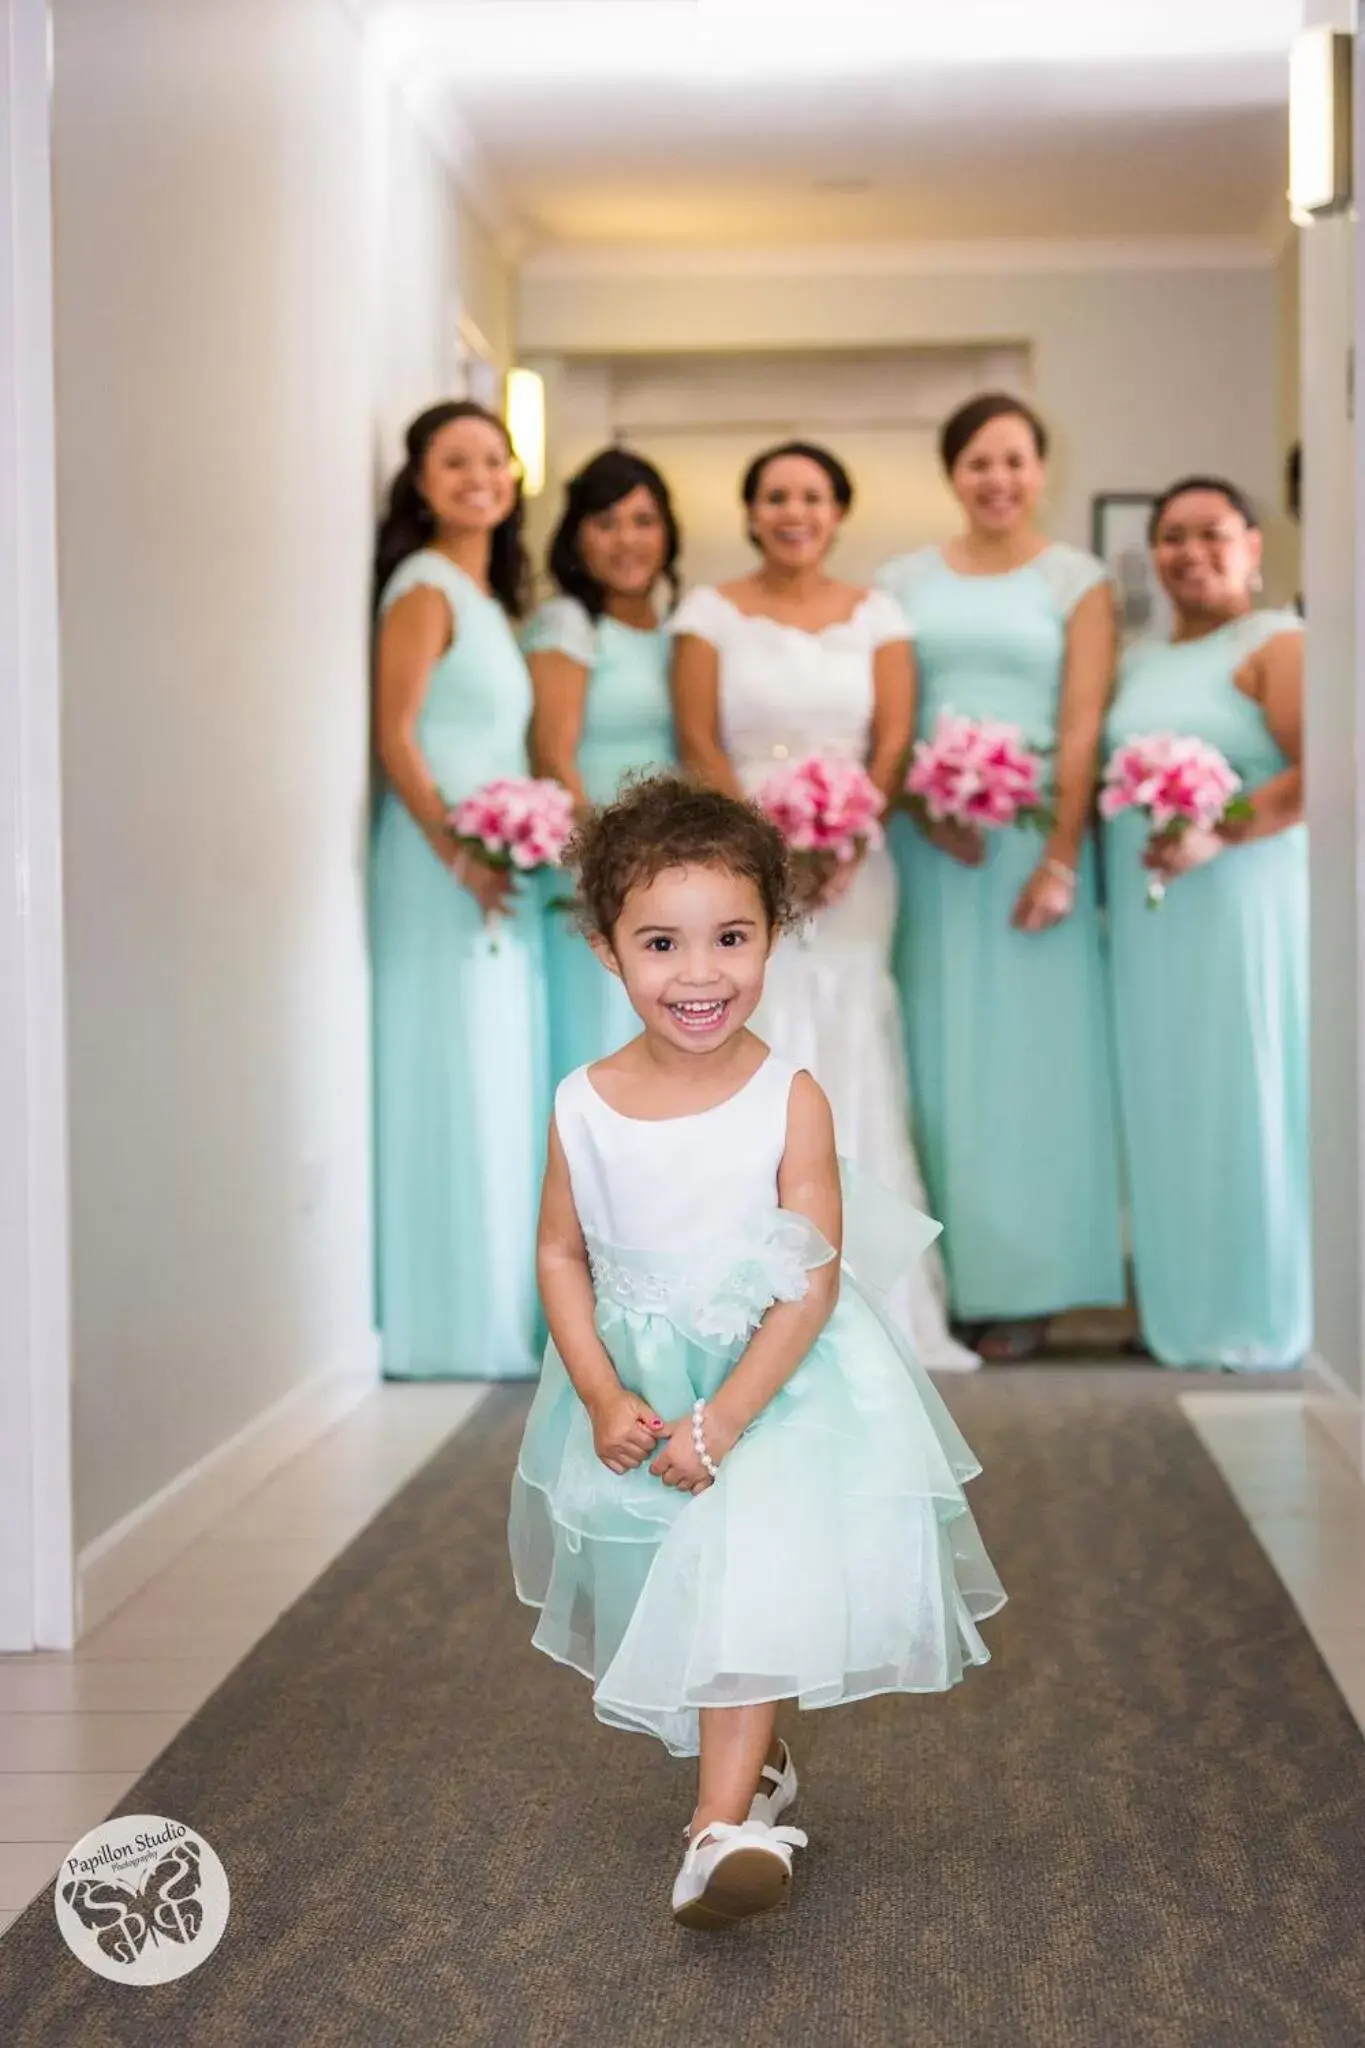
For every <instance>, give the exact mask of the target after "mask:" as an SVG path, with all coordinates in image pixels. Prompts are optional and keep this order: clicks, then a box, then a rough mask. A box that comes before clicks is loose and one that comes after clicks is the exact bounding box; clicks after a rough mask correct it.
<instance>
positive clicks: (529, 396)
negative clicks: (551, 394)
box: [505, 370, 545, 498]
mask: <svg viewBox="0 0 1365 2048" xmlns="http://www.w3.org/2000/svg"><path fill="white" fill-rule="evenodd" d="M505 417H506V420H507V432H508V434H509V436H510V437H511V441H512V452H513V454H514V455H515V456H516V458H517V461H518V462H519V463H520V464H521V474H522V489H523V490H524V491H525V493H526V496H527V497H528V498H538V497H539V496H540V494H541V492H542V491H543V490H544V488H545V380H544V378H543V377H541V376H539V375H538V374H537V373H536V371H534V370H509V371H508V373H507V399H506V413H505Z"/></svg>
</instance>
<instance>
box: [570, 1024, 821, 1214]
mask: <svg viewBox="0 0 1365 2048" xmlns="http://www.w3.org/2000/svg"><path fill="white" fill-rule="evenodd" d="M795 1073H796V1069H795V1067H793V1066H791V1065H790V1064H789V1063H788V1062H787V1061H785V1060H781V1059H779V1058H778V1057H777V1055H776V1054H775V1053H769V1055H768V1057H767V1059H766V1060H765V1061H764V1062H763V1065H762V1066H761V1067H760V1068H759V1069H758V1071H757V1072H756V1073H755V1074H754V1075H752V1076H751V1078H750V1079H749V1080H748V1081H747V1082H746V1083H745V1084H744V1086H743V1087H742V1088H741V1089H740V1090H739V1092H738V1094H736V1095H732V1096H731V1097H730V1098H729V1100H728V1101H726V1102H721V1103H718V1104H717V1105H716V1107H715V1108H714V1109H706V1110H702V1111H701V1112H700V1113H699V1114H698V1115H696V1116H679V1117H667V1118H663V1119H659V1120H653V1121H649V1122H646V1121H644V1120H642V1119H640V1118H638V1117H629V1116H622V1115H621V1113H620V1111H619V1110H615V1109H613V1108H612V1107H611V1105H610V1104H609V1103H607V1102H606V1101H604V1100H603V1098H602V1096H601V1095H599V1094H598V1092H597V1090H596V1088H594V1086H593V1084H592V1082H591V1080H590V1079H589V1076H588V1069H587V1068H586V1067H580V1068H579V1069H578V1071H577V1072H576V1073H573V1074H570V1075H569V1076H568V1078H567V1079H566V1080H564V1081H562V1082H561V1083H560V1085H559V1089H558V1092H557V1094H556V1096H555V1127H556V1129H557V1131H558V1133H559V1142H560V1144H561V1145H562V1146H563V1148H564V1156H565V1158H566V1160H567V1161H568V1166H569V1180H570V1183H571V1185H572V1187H573V1197H574V1206H575V1207H576V1209H577V1211H578V1220H579V1222H580V1224H581V1225H582V1226H583V1234H584V1236H585V1237H587V1238H588V1239H589V1240H596V1241H598V1242H599V1243H603V1244H611V1245H619V1246H627V1247H631V1248H634V1249H639V1250H659V1251H665V1250H666V1251H667V1252H669V1253H670V1254H672V1253H674V1252H686V1251H687V1249H688V1247H689V1246H701V1245H710V1244H712V1243H713V1242H715V1240H716V1239H717V1238H721V1237H724V1236H725V1235H726V1234H727V1233H728V1232H730V1231H736V1230H741V1229H744V1228H747V1227H748V1226H749V1225H750V1224H751V1223H752V1221H753V1220H754V1219H755V1218H759V1219H762V1218H764V1217H766V1216H768V1215H769V1214H771V1212H772V1211H773V1210H774V1209H776V1207H777V1173H778V1168H779V1167H780V1165H781V1163H782V1154H783V1152H784V1150H785V1149H786V1143H787V1102H788V1098H789V1096H790V1094H791V1085H792V1080H793V1077H794V1075H795Z"/></svg>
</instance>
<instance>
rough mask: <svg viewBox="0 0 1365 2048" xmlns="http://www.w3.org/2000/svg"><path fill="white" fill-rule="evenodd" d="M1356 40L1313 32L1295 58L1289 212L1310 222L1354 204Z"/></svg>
mask: <svg viewBox="0 0 1365 2048" xmlns="http://www.w3.org/2000/svg"><path fill="white" fill-rule="evenodd" d="M1352 49H1353V42H1352V38H1351V37H1350V36H1349V35H1347V34H1344V33H1343V32H1342V31H1341V30H1339V29H1331V28H1308V29H1304V30H1303V32H1302V33H1301V34H1300V35H1298V36H1296V37H1295V39H1294V47H1293V50H1292V52H1291V54H1290V59H1289V210H1290V213H1291V214H1292V215H1293V217H1294V219H1295V220H1296V221H1299V222H1300V223H1307V222H1308V221H1312V220H1319V219H1322V218H1324V217H1325V216H1327V215H1329V214H1334V213H1344V212H1345V210H1346V209H1347V207H1349V205H1350V204H1351V196H1352V195H1351V185H1352V164H1351V157H1352V147H1351V143H1352V136H1351V129H1352V121H1351V58H1352Z"/></svg>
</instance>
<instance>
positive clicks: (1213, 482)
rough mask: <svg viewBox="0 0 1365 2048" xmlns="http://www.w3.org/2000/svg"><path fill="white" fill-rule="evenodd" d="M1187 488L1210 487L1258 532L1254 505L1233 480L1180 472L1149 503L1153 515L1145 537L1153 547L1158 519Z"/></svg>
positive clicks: (1191, 489) (1159, 526) (1159, 520)
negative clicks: (1177, 476)
mask: <svg viewBox="0 0 1365 2048" xmlns="http://www.w3.org/2000/svg"><path fill="white" fill-rule="evenodd" d="M1187 491H1211V492H1212V493H1213V495H1214V496H1215V497H1218V498H1223V499H1225V500H1226V502H1227V504H1228V505H1229V506H1230V508H1231V509H1232V511H1234V512H1235V513H1236V514H1237V516H1238V518H1239V519H1244V520H1245V521H1246V523H1247V526H1248V528H1249V530H1250V531H1251V532H1252V533H1259V532H1260V530H1261V522H1260V520H1259V519H1258V518H1257V516H1256V507H1255V506H1254V505H1253V504H1252V502H1251V500H1250V498H1249V497H1248V496H1247V494H1246V492H1245V491H1243V490H1241V489H1240V488H1239V487H1238V486H1237V485H1236V484H1230V483H1229V482H1228V480H1227V478H1226V477H1225V476H1182V477H1181V478H1180V480H1179V482H1178V483H1173V484H1171V485H1170V486H1169V487H1168V488H1167V489H1166V490H1164V491H1163V492H1162V493H1161V496H1160V497H1159V498H1158V499H1157V501H1156V503H1155V505H1153V507H1152V516H1151V518H1150V519H1149V520H1148V521H1147V539H1148V542H1149V543H1150V544H1151V545H1152V546H1153V547H1155V545H1156V537H1157V535H1158V534H1159V533H1160V531H1161V522H1162V520H1163V519H1164V518H1165V517H1166V514H1167V512H1168V511H1169V510H1170V508H1171V506H1172V505H1173V504H1174V503H1175V501H1176V499H1177V498H1183V497H1184V496H1185V493H1186V492H1187Z"/></svg>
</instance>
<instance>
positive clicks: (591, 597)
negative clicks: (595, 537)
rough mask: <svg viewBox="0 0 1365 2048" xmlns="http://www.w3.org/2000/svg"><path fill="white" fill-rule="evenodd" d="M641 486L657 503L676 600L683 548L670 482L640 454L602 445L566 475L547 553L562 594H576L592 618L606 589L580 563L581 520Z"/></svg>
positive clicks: (667, 571) (599, 609)
mask: <svg viewBox="0 0 1365 2048" xmlns="http://www.w3.org/2000/svg"><path fill="white" fill-rule="evenodd" d="M642 488H643V489H644V490H646V491H648V492H649V495H650V497H651V498H653V500H654V503H655V504H656V505H657V506H658V508H659V517H660V519H661V520H662V521H663V529H664V561H663V577H664V581H665V582H666V583H667V584H668V587H669V590H670V592H671V593H672V600H673V603H674V604H676V603H677V602H678V553H679V550H680V549H681V547H682V534H681V532H680V531H679V528H678V519H677V514H676V513H675V512H674V510H673V500H672V499H671V498H670V497H669V495H668V485H667V484H666V483H665V482H664V480H663V478H662V477H661V476H660V474H659V472H658V470H657V469H656V468H655V467H654V464H653V463H652V462H646V461H645V459H644V457H643V455H632V454H631V453H630V451H629V450H628V449H626V448H604V449H603V450H602V453H601V454H600V455H594V456H593V458H592V460H591V462H585V463H584V465H583V467H582V469H580V470H579V472H578V474H577V476H573V477H570V479H569V482H568V487H567V490H566V493H565V502H564V511H563V515H562V517H561V518H560V522H559V524H558V526H557V527H556V528H555V532H554V539H553V540H552V541H551V542H550V554H549V570H550V574H551V576H553V578H554V580H555V582H556V583H557V584H558V586H559V588H560V589H561V590H562V591H563V593H564V595H565V597H575V598H577V600H578V602H579V603H580V604H581V605H582V607H583V609H584V611H585V612H586V613H587V614H588V617H589V618H590V619H600V618H601V616H602V614H603V612H604V611H605V610H606V605H607V593H606V591H605V590H604V589H603V587H602V585H601V584H600V583H599V582H598V580H597V578H596V577H595V576H590V575H589V574H588V571H587V569H586V568H585V567H584V563H583V556H582V553H581V552H580V549H579V545H578V535H579V530H580V528H581V527H582V525H583V521H584V520H585V519H592V518H594V517H595V516H596V515H597V514H598V513H599V512H610V510H611V508H612V506H613V505H619V504H620V502H621V500H622V498H628V497H629V496H630V494H631V492H632V491H638V490H640V489H642Z"/></svg>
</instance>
